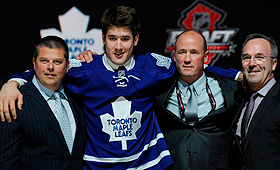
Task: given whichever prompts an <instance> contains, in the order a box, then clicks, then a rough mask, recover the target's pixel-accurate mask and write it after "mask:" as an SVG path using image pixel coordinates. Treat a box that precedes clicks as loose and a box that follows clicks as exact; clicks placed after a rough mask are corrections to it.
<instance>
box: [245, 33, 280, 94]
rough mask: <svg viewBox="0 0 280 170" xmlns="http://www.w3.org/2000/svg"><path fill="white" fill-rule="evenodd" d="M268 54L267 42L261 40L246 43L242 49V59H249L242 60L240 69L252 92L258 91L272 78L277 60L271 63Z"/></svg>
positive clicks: (268, 45)
mask: <svg viewBox="0 0 280 170" xmlns="http://www.w3.org/2000/svg"><path fill="white" fill-rule="evenodd" d="M270 52H271V48H270V44H269V42H268V41H266V40H265V39H262V38H256V39H252V40H250V41H248V42H247V43H246V45H245V46H244V48H243V52H242V58H246V57H247V56H249V58H250V59H247V60H244V59H242V69H243V73H244V74H245V77H246V80H247V81H248V85H249V88H250V89H251V90H252V91H257V90H259V89H260V88H262V87H263V86H264V85H265V84H266V83H267V82H268V81H269V80H270V79H271V78H272V77H273V73H272V71H274V70H275V68H276V65H277V59H273V60H272V61H271V58H270ZM260 57H261V58H260ZM262 57H263V58H262ZM247 58H248V57H247Z"/></svg>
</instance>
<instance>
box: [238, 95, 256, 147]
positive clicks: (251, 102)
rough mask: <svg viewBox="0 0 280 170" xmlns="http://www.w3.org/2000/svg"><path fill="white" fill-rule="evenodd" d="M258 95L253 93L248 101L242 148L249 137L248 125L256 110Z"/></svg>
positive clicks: (243, 121) (243, 119)
mask: <svg viewBox="0 0 280 170" xmlns="http://www.w3.org/2000/svg"><path fill="white" fill-rule="evenodd" d="M257 96H258V93H253V94H252V95H251V97H250V99H249V101H248V104H247V108H246V110H245V112H244V115H243V118H242V122H241V146H242V147H243V146H244V142H245V139H246V137H247V128H248V123H249V120H250V117H251V114H252V110H253V108H254V104H255V99H256V98H257Z"/></svg>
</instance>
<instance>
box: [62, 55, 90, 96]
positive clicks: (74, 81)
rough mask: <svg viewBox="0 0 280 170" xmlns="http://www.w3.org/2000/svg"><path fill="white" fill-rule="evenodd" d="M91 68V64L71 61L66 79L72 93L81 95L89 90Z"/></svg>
mask: <svg viewBox="0 0 280 170" xmlns="http://www.w3.org/2000/svg"><path fill="white" fill-rule="evenodd" d="M91 66H92V64H91V63H86V62H82V61H80V60H76V59H70V65H69V71H68V74H67V75H66V77H65V85H66V87H67V89H68V90H69V91H70V92H72V93H74V94H79V95H80V94H83V93H84V92H85V91H86V90H87V88H88V85H87V84H88V79H89V77H90V75H91V73H92V70H91Z"/></svg>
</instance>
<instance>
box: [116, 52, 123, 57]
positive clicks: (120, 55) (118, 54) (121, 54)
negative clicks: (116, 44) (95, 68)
mask: <svg viewBox="0 0 280 170" xmlns="http://www.w3.org/2000/svg"><path fill="white" fill-rule="evenodd" d="M123 54H124V52H122V53H114V55H115V56H116V57H122V56H123Z"/></svg>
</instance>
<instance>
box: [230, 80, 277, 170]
mask: <svg viewBox="0 0 280 170" xmlns="http://www.w3.org/2000/svg"><path fill="white" fill-rule="evenodd" d="M245 103H246V102H244V103H243V105H242V106H244V105H245ZM242 108H243V107H241V108H240V110H239V111H238V114H237V116H236V118H235V121H234V123H233V126H232V131H233V133H234V135H235V130H236V124H237V122H238V120H239V117H240V113H241V110H242ZM234 144H235V145H234V149H235V151H236V153H237V156H238V158H239V159H238V162H236V165H239V167H236V169H244V170H245V169H246V170H268V169H269V170H279V169H280V84H279V82H277V83H276V84H275V85H274V86H273V87H272V88H271V89H270V90H269V92H268V93H267V95H266V96H265V97H264V99H263V101H262V102H261V103H260V105H259V107H258V108H257V110H256V112H255V114H254V117H253V118H252V121H251V123H250V125H249V129H248V135H247V139H246V142H245V146H244V151H243V152H242V151H241V149H240V145H239V141H238V139H237V137H236V138H235V143H234Z"/></svg>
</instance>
